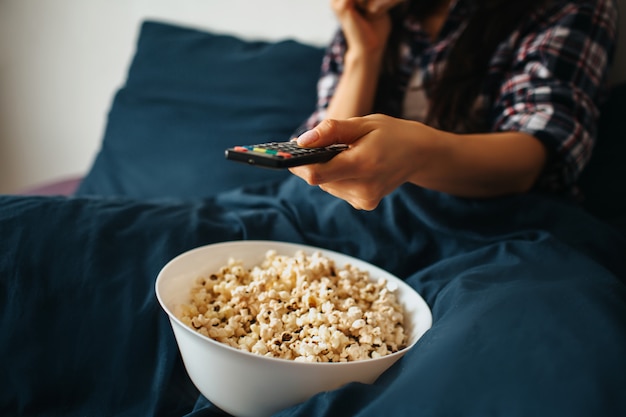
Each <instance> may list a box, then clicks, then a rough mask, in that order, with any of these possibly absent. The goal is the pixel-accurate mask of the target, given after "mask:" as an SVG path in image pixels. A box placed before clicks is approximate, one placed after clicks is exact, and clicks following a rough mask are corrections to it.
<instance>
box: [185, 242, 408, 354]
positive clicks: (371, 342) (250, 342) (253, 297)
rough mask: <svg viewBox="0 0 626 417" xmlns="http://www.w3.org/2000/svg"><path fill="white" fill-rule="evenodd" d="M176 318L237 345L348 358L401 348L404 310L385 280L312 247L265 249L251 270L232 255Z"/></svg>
mask: <svg viewBox="0 0 626 417" xmlns="http://www.w3.org/2000/svg"><path fill="white" fill-rule="evenodd" d="M177 316H178V318H179V319H180V320H181V321H182V322H183V323H185V324H186V325H187V326H189V327H191V328H192V329H194V330H196V331H197V332H199V333H200V334H203V335H204V336H207V337H210V338H212V339H214V340H217V341H218V342H221V343H225V344H227V345H229V346H232V347H234V348H237V349H241V350H245V351H248V352H252V353H255V354H258V355H264V356H268V357H273V358H281V359H291V360H295V361H302V362H348V361H357V360H364V359H371V358H379V357H382V356H385V355H388V354H390V353H393V352H397V351H399V350H401V349H404V348H405V347H406V346H407V340H408V335H407V334H406V333H405V331H404V327H403V326H404V312H403V309H402V306H401V305H400V303H399V302H398V301H397V299H396V296H395V288H388V286H387V282H386V280H384V279H379V280H377V281H373V280H372V279H371V278H370V276H369V274H368V273H367V272H366V271H361V270H359V269H357V268H355V267H354V266H352V265H345V266H344V267H343V268H341V269H340V268H338V267H337V266H336V265H335V263H334V262H333V261H332V260H331V259H328V258H325V257H323V256H322V255H321V253H320V252H315V253H313V254H311V255H307V254H306V253H305V252H304V251H298V252H296V253H295V255H294V256H293V257H289V256H284V255H278V254H277V252H276V251H274V250H270V251H268V252H267V254H266V257H265V260H264V261H263V262H262V264H261V265H260V266H255V267H254V268H252V269H250V270H248V269H246V268H245V267H244V266H243V262H241V261H240V260H235V259H233V258H231V259H229V260H228V264H227V265H225V266H223V267H221V268H220V269H219V271H217V272H216V273H214V274H210V275H209V276H201V277H198V278H197V279H196V282H195V284H194V286H193V288H192V289H191V294H190V298H189V303H188V304H184V305H181V306H179V309H178V311H177Z"/></svg>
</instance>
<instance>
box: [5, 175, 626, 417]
mask: <svg viewBox="0 0 626 417" xmlns="http://www.w3.org/2000/svg"><path fill="white" fill-rule="evenodd" d="M0 237H1V239H0V249H1V252H0V253H1V254H2V256H1V258H0V334H1V335H2V342H1V343H0V415H3V416H5V415H6V416H17V415H20V416H185V415H189V416H221V415H224V414H223V413H222V412H221V411H220V410H218V409H217V408H215V407H214V406H212V405H211V404H210V403H209V402H208V401H207V400H206V399H204V398H203V397H202V396H201V395H199V394H198V392H197V390H196V389H195V388H194V387H193V385H192V384H191V382H190V381H189V379H188V378H187V376H186V373H185V370H184V368H183V365H182V362H181V360H180V357H179V354H178V350H177V347H176V344H175V341H174V337H173V335H172V332H171V330H170V326H169V323H168V321H167V317H166V315H165V313H163V312H162V311H161V310H160V308H159V307H158V304H157V301H156V299H155V295H154V291H153V287H154V280H155V278H156V275H157V273H158V272H159V270H160V269H161V268H162V267H163V265H164V264H165V263H166V262H167V261H169V260H170V259H171V258H173V257H174V256H176V255H178V254H180V253H181V252H184V251H186V250H188V249H191V248H194V247H197V246H200V245H204V244H208V243H212V242H219V241H226V240H235V239H273V240H281V241H290V242H302V243H306V244H310V245H316V246H321V247H324V248H328V249H332V250H336V251H340V252H344V253H346V254H349V255H353V256H357V257H359V258H362V259H365V260H367V261H370V262H372V263H375V264H377V265H379V266H381V267H383V268H385V269H387V270H389V271H391V272H393V273H395V274H397V275H398V276H400V277H402V278H403V279H406V281H407V282H408V283H409V284H410V285H411V286H413V287H414V288H415V289H417V290H418V291H419V292H420V293H421V294H422V296H423V297H424V298H425V299H426V301H427V302H428V304H429V305H430V307H431V309H432V311H433V327H432V328H431V329H430V330H429V331H428V332H427V333H426V334H425V335H424V337H423V338H422V339H421V340H420V341H419V343H418V345H417V346H416V348H415V349H414V350H413V351H411V352H410V353H409V354H407V355H406V356H405V357H404V358H403V359H401V360H400V361H399V362H398V363H397V364H396V365H394V366H393V367H392V368H391V369H390V370H389V371H388V372H386V373H385V374H383V375H382V376H381V378H380V379H379V380H378V381H377V382H376V383H375V384H373V385H362V384H350V385H348V386H345V387H343V388H341V389H338V390H336V391H332V392H328V393H321V394H319V395H317V396H315V397H314V398H311V399H310V400H309V401H307V402H305V403H303V404H300V405H297V406H295V407H293V408H291V409H288V410H284V411H283V412H281V413H279V414H278V415H280V416H319V417H321V416H350V415H354V416H377V417H378V416H381V415H387V416H405V415H411V416H413V415H419V416H507V417H514V416H623V415H626V396H625V395H624V393H625V392H626V284H625V283H626V239H625V238H624V236H623V235H621V234H620V233H618V232H617V231H615V230H613V229H611V228H610V227H609V226H607V225H606V224H604V223H602V222H600V221H598V220H596V219H595V218H594V217H592V216H590V215H588V214H587V213H586V212H584V211H583V210H582V209H580V208H578V207H576V206H575V205H573V204H570V203H568V202H565V201H560V200H558V199H555V198H551V197H545V196H541V195H526V196H516V197H506V198H500V199H495V200H470V199H460V198H454V197H450V196H447V195H444V194H440V193H435V192H430V191H426V190H422V189H419V188H417V187H413V186H404V187H402V188H401V189H399V190H398V191H397V192H395V193H394V194H392V195H390V196H389V197H388V198H386V199H385V200H384V201H383V203H382V204H381V206H380V207H379V208H378V209H377V210H375V211H373V212H359V211H355V210H353V209H352V208H351V207H350V206H348V205H347V204H346V203H344V202H342V201H340V200H337V199H334V198H332V197H330V196H328V195H326V194H324V193H322V192H321V191H320V190H318V189H317V188H314V187H309V186H307V185H306V184H304V183H303V182H302V181H300V180H298V179H296V178H291V179H287V180H285V181H280V182H276V183H273V184H271V185H265V186H258V187H248V188H240V189H236V190H233V191H230V192H224V193H219V194H217V195H216V196H214V197H209V198H206V199H203V200H173V199H169V200H164V199H162V200H144V201H140V200H134V199H131V198H115V197H108V198H104V197H103V198H83V197H73V198H64V197H19V196H2V197H0Z"/></svg>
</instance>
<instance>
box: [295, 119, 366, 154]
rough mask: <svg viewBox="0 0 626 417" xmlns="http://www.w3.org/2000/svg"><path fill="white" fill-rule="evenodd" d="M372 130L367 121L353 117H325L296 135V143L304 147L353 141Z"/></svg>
mask: <svg viewBox="0 0 626 417" xmlns="http://www.w3.org/2000/svg"><path fill="white" fill-rule="evenodd" d="M371 131H372V127H370V126H369V124H368V123H364V122H363V121H362V119H361V118H358V117H355V118H351V119H347V120H335V119H326V120H323V121H322V122H321V123H320V124H319V125H317V126H316V127H315V128H313V129H311V130H309V131H307V132H304V133H303V134H302V135H300V137H298V139H297V140H298V145H300V146H304V147H321V146H329V145H333V144H335V143H346V144H350V143H354V142H355V141H357V140H358V139H359V138H361V137H363V136H365V135H366V134H368V133H370V132H371Z"/></svg>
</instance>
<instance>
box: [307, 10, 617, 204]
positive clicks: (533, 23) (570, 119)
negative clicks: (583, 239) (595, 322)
mask: <svg viewBox="0 0 626 417" xmlns="http://www.w3.org/2000/svg"><path fill="white" fill-rule="evenodd" d="M471 3H472V1H471V0H453V2H452V5H451V6H450V7H451V9H450V14H449V16H448V19H447V22H446V23H445V24H444V26H443V28H442V32H441V33H440V35H439V37H438V39H437V40H436V42H435V43H431V42H430V41H429V38H428V36H427V35H426V33H425V32H424V31H423V30H422V28H421V26H420V24H419V23H418V22H416V21H414V20H412V19H410V18H407V19H406V20H405V22H404V29H405V30H406V31H407V32H408V34H409V36H408V37H407V39H409V41H408V42H406V43H405V44H402V45H400V47H401V62H400V71H399V73H398V74H397V76H396V78H395V79H394V80H393V82H391V83H387V84H385V87H384V88H386V89H388V90H387V91H385V93H386V94H384V95H383V96H384V97H385V98H386V100H385V101H384V102H382V103H377V104H376V108H375V109H374V110H375V111H376V112H379V113H385V114H389V115H392V116H396V117H400V116H402V114H403V109H402V105H403V102H404V96H405V93H406V91H407V88H408V87H409V82H410V80H411V77H412V75H413V74H414V73H415V72H416V71H418V70H419V71H420V72H421V74H420V75H421V76H422V80H423V85H424V86H428V82H429V80H432V79H433V78H434V77H436V75H437V74H439V73H440V71H441V69H442V66H443V65H445V60H446V56H447V54H448V52H449V50H450V48H451V46H452V44H453V42H454V41H455V39H457V38H458V36H459V34H460V33H461V31H462V30H463V28H464V27H465V23H466V17H467V16H468V14H469V13H468V12H469V10H470V8H471V7H472V6H471ZM616 31H617V6H616V4H615V3H614V0H578V1H564V0H556V1H553V2H551V3H550V5H549V6H546V7H544V8H543V9H542V10H539V11H537V12H535V13H534V14H532V15H531V16H530V17H529V18H528V19H527V20H526V21H525V22H524V23H523V24H522V25H520V27H519V28H517V29H516V30H514V31H513V32H512V33H511V34H510V36H509V37H508V38H506V39H505V40H504V41H503V42H502V43H500V45H499V46H498V47H497V48H496V52H495V53H494V55H493V57H492V58H491V61H490V64H489V68H488V71H487V75H486V78H485V79H484V83H483V87H482V91H481V93H480V95H479V97H478V99H477V100H476V103H475V106H476V108H477V109H479V110H481V111H482V114H486V115H488V120H487V126H491V131H519V132H525V133H528V134H530V135H533V136H534V137H536V138H537V139H539V140H540V141H541V142H542V143H543V144H544V145H545V146H546V148H547V149H548V152H549V161H548V165H547V167H546V169H545V171H544V173H543V174H542V176H541V177H540V179H539V181H538V184H537V188H539V189H543V190H549V191H551V192H559V191H567V192H575V190H576V187H575V183H576V181H577V178H578V176H579V174H580V172H581V171H582V169H583V168H584V166H585V165H586V163H587V162H588V160H589V158H590V156H591V151H592V149H593V145H594V142H595V135H596V122H597V118H598V113H599V111H598V106H599V104H601V101H602V100H603V99H604V97H605V93H606V78H607V69H608V66H609V65H608V64H609V62H610V60H611V56H612V53H613V48H614V43H615V38H616ZM345 51H346V41H345V38H344V37H343V34H342V33H341V31H338V32H337V34H336V35H335V37H334V38H333V40H332V42H331V44H330V45H329V46H328V48H327V51H326V55H325V57H324V59H323V61H322V69H321V77H320V79H319V82H318V103H317V109H316V111H315V112H314V113H313V114H312V115H311V117H310V118H309V119H308V120H307V121H306V123H305V124H304V125H303V126H302V127H301V129H300V130H299V132H302V131H304V130H306V129H310V128H312V127H314V126H315V125H317V124H318V123H319V122H320V121H321V120H323V119H324V118H325V113H326V108H327V106H328V103H329V101H330V99H331V98H332V96H333V94H334V91H335V88H336V86H337V83H338V80H339V77H340V76H341V73H342V71H343V56H344V53H345ZM425 94H426V97H428V88H426V89H425ZM462 131H463V129H462V128H461V129H460V130H459V132H461V133H462Z"/></svg>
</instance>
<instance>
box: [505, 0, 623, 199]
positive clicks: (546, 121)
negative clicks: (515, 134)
mask: <svg viewBox="0 0 626 417" xmlns="http://www.w3.org/2000/svg"><path fill="white" fill-rule="evenodd" d="M546 16H548V17H546ZM537 22H538V23H537V25H541V28H540V30H536V31H534V32H531V31H529V33H531V34H529V35H526V36H524V37H522V38H521V39H520V47H519V48H518V49H517V51H516V53H515V56H514V59H513V64H512V67H511V68H512V71H511V75H510V77H508V78H507V79H506V81H505V82H504V83H503V84H502V87H501V89H500V94H499V98H498V100H497V102H496V103H495V104H496V105H495V107H494V108H495V114H496V117H495V122H494V130H499V131H520V132H525V133H528V134H530V135H533V136H534V137H536V138H538V139H539V140H540V141H542V143H543V144H544V145H545V146H546V148H547V149H548V153H549V160H548V165H547V168H546V171H545V172H544V174H543V175H542V176H541V178H540V180H539V184H538V187H540V188H543V189H550V190H553V191H556V190H563V189H572V188H573V187H574V186H575V183H576V181H577V179H578V176H579V175H580V173H581V171H582V169H583V168H584V166H585V165H586V164H587V162H588V161H589V158H590V157H591V152H592V149H593V145H594V143H595V136H596V129H597V128H596V122H597V118H598V114H599V110H598V106H599V104H600V102H601V100H602V99H603V96H604V93H605V88H606V83H607V81H606V80H607V72H608V67H609V62H610V60H611V56H612V53H613V48H614V43H615V37H616V27H617V8H616V6H615V4H614V3H613V0H596V1H577V2H567V3H566V6H565V7H563V6H562V4H561V5H560V6H559V8H558V9H552V10H551V11H550V12H549V13H548V14H546V15H543V16H539V19H537Z"/></svg>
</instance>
